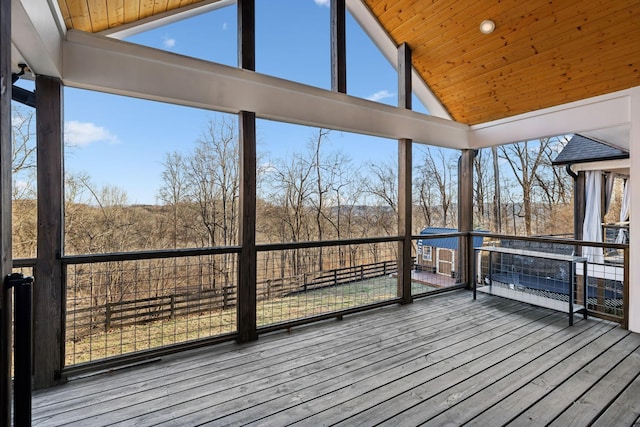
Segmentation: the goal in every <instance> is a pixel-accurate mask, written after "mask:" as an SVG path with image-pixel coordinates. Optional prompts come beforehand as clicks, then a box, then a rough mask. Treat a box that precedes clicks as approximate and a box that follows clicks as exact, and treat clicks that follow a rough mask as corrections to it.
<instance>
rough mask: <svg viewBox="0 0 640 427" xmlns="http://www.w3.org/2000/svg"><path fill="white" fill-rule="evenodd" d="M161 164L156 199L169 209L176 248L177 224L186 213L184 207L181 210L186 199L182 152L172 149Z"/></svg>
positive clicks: (185, 173) (185, 176)
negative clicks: (159, 182) (160, 182)
mask: <svg viewBox="0 0 640 427" xmlns="http://www.w3.org/2000/svg"><path fill="white" fill-rule="evenodd" d="M162 166H163V167H164V169H163V171H162V185H161V187H160V190H159V191H158V199H159V200H160V201H161V202H162V203H164V205H165V206H167V207H169V208H170V209H171V218H172V224H171V228H172V236H171V237H172V244H173V247H174V248H177V247H178V229H180V225H179V224H180V222H181V221H182V220H183V219H184V218H183V217H184V215H185V214H186V212H184V209H182V212H181V206H185V205H186V204H187V201H188V198H187V194H188V191H189V181H188V178H187V165H186V163H185V160H184V158H183V156H182V154H180V153H179V152H177V151H174V152H173V153H167V154H166V155H165V160H164V161H163V163H162Z"/></svg>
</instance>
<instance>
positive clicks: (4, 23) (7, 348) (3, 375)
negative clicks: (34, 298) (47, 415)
mask: <svg viewBox="0 0 640 427" xmlns="http://www.w3.org/2000/svg"><path fill="white" fill-rule="evenodd" d="M0 75H1V77H2V84H1V85H0V207H1V208H2V209H1V211H0V274H1V275H2V277H0V279H2V280H0V425H3V426H10V425H11V306H12V304H11V290H10V289H8V288H7V287H6V286H4V282H3V280H4V278H5V277H7V275H9V274H11V270H12V262H13V260H12V257H13V255H12V253H11V2H10V1H2V2H0Z"/></svg>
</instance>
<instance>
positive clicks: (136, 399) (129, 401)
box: [37, 300, 523, 425]
mask: <svg viewBox="0 0 640 427" xmlns="http://www.w3.org/2000/svg"><path fill="white" fill-rule="evenodd" d="M468 304H469V302H468V300H467V301H466V302H464V303H463V305H462V307H466V306H467V305H468ZM494 306H495V307H501V308H502V309H505V308H508V307H513V308H514V309H518V310H522V309H523V308H522V306H518V305H517V304H504V303H500V302H496V303H495V304H492V305H491V306H490V307H488V311H482V312H479V313H478V316H480V317H479V320H478V321H479V322H484V319H486V318H487V316H492V313H493V311H492V309H491V307H494ZM455 308H456V309H457V310H458V311H462V310H461V308H460V307H455ZM430 316H431V315H427V316H426V319H427V320H426V321H429V320H428V319H429V318H430ZM433 316H435V317H434V319H435V320H433V321H432V322H433V324H434V327H433V329H430V330H428V331H427V332H429V333H430V334H432V335H434V336H439V334H440V333H441V332H440V329H441V327H440V326H439V325H444V326H443V327H442V328H450V327H452V326H455V325H457V324H460V323H462V322H463V320H464V317H462V316H460V315H458V316H457V317H453V320H452V321H450V322H447V321H446V319H448V318H449V317H448V316H449V315H448V314H447V312H446V310H445V311H438V310H434V311H433ZM422 321H425V318H420V317H417V316H414V319H412V320H408V319H402V320H401V321H396V320H395V319H393V322H395V323H394V324H395V325H396V326H395V327H393V326H389V325H385V324H384V323H377V324H376V325H375V327H374V325H372V324H369V323H365V324H364V325H363V326H362V329H361V330H359V331H358V330H355V331H352V332H353V333H352V334H349V335H346V336H344V337H340V336H339V334H337V333H336V334H334V335H332V339H331V340H327V339H326V336H325V337H324V338H323V339H324V341H325V342H324V345H323V346H318V344H317V343H313V342H307V343H304V342H303V343H304V345H303V346H300V347H299V348H297V349H296V351H293V352H292V351H284V350H282V349H285V350H286V349H288V347H287V346H286V343H285V344H284V345H283V346H282V348H281V347H275V348H274V349H272V350H273V354H272V352H270V351H269V349H265V350H264V351H258V352H251V353H248V354H242V355H241V356H238V357H227V359H226V360H225V361H223V362H221V363H218V362H217V361H216V360H215V359H214V358H209V359H208V364H207V365H204V366H203V367H199V368H197V369H191V368H189V369H187V368H185V367H184V366H186V364H183V365H179V366H173V368H177V369H176V370H175V372H167V370H166V369H165V372H164V374H163V375H160V376H158V377H154V379H153V380H150V381H145V382H142V383H138V384H136V385H135V386H132V385H131V384H129V386H128V387H125V386H121V387H120V388H119V390H120V392H118V391H112V392H111V393H109V394H106V395H105V393H103V390H104V389H100V390H93V393H87V390H85V393H83V394H82V395H80V396H77V397H76V399H74V400H72V401H71V402H66V403H67V404H69V406H66V407H65V406H64V405H63V404H58V405H56V407H55V408H54V409H55V410H56V411H57V412H58V413H59V415H58V416H57V417H53V418H52V417H49V416H48V414H47V413H46V412H40V413H39V414H38V417H37V418H42V417H46V422H47V423H51V424H55V422H57V420H59V419H65V420H66V422H69V421H73V420H77V421H79V422H84V421H87V420H88V421H89V422H97V419H98V418H100V416H101V415H102V414H105V413H113V412H116V411H117V412H118V417H115V418H117V419H119V418H120V417H126V412H133V413H137V412H135V411H138V410H141V411H144V410H149V411H153V408H156V407H159V408H162V407H164V406H162V405H161V402H162V401H163V400H167V401H169V402H168V403H167V404H168V405H172V404H173V405H175V404H176V402H179V401H180V400H179V399H180V398H181V397H182V396H183V395H184V396H185V402H190V401H191V400H193V399H194V398H195V397H197V393H203V396H207V395H208V394H211V393H220V398H227V396H228V394H227V393H221V392H222V391H225V388H226V387H228V386H227V385H226V382H225V381H224V380H225V379H227V378H234V382H235V383H236V384H237V385H236V387H235V388H236V389H237V390H239V391H240V393H242V394H244V393H245V391H244V389H245V388H246V386H245V384H246V383H250V382H251V381H252V380H255V378H256V377H257V376H258V375H257V374H256V372H259V373H260V375H261V376H262V377H263V378H268V379H272V378H271V377H272V376H273V375H275V374H277V373H278V372H286V371H288V370H290V369H293V368H296V366H297V365H296V364H298V365H302V366H306V365H314V364H316V360H315V359H321V360H323V359H329V360H330V357H333V356H335V354H337V353H339V354H344V356H345V357H346V358H347V359H349V358H352V357H354V356H356V355H357V352H356V350H357V349H358V348H362V349H364V350H365V351H367V350H366V349H367V346H368V345H369V344H370V343H375V342H378V341H381V340H384V339H387V338H389V339H392V338H393V339H396V340H397V339H402V338H401V337H402V336H404V335H407V334H405V333H403V330H405V329H406V330H407V333H408V334H409V335H407V336H406V337H405V340H407V341H410V340H411V339H412V336H411V334H413V333H414V332H413V329H411V324H416V326H415V327H416V328H417V327H419V324H420V323H421V322H422ZM456 322H457V323H456ZM345 329H348V328H340V329H336V332H337V331H343V330H345ZM380 331H382V332H380ZM387 335H389V336H387ZM354 337H358V339H354ZM392 345H393V346H396V345H397V342H391V343H390V344H389V346H392ZM292 346H295V343H292ZM243 348H244V347H242V346H238V349H240V350H239V352H241V350H242V349H243ZM257 348H258V349H261V348H262V347H257ZM323 351H324V353H323ZM371 351H376V349H374V350H371ZM303 356H304V357H303ZM198 360H201V359H198ZM291 360H294V361H295V362H291ZM191 364H192V363H189V365H191ZM247 366H249V367H247ZM316 366H317V365H316ZM278 369H280V371H278ZM156 370H157V369H156ZM205 373H206V375H204V374H205ZM119 377H121V376H120V375H119ZM286 380H287V379H285V380H284V381H286ZM112 382H113V383H114V384H115V386H116V387H117V384H118V381H117V380H116V381H112ZM267 384H268V385H269V386H272V385H273V382H272V381H267ZM169 388H170V389H171V396H169V393H168V392H167V390H168V389H169ZM140 390H145V393H144V396H142V395H141V396H138V394H137V393H138V391H140ZM203 390H206V391H203ZM96 393H99V394H100V393H101V396H102V398H101V400H100V401H99V402H98V400H97V399H96V397H95V395H96ZM205 401H206V400H205ZM97 403H100V405H97ZM206 403H207V404H208V405H210V404H212V402H210V401H206ZM89 405H90V406H89ZM153 414H154V415H157V414H158V412H157V411H153ZM87 417H92V418H88V419H87ZM45 425H46V424H45Z"/></svg>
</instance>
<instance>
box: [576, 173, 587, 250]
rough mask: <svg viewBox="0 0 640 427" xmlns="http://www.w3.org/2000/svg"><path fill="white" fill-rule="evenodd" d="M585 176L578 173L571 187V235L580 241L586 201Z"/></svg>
mask: <svg viewBox="0 0 640 427" xmlns="http://www.w3.org/2000/svg"><path fill="white" fill-rule="evenodd" d="M585 181H586V176H585V173H584V171H580V172H578V177H577V178H576V179H575V181H574V183H573V185H574V187H573V209H574V213H573V234H574V238H575V239H576V240H582V226H583V224H584V215H585V210H586V208H587V199H586V196H585V192H584V190H585V184H586V182H585Z"/></svg>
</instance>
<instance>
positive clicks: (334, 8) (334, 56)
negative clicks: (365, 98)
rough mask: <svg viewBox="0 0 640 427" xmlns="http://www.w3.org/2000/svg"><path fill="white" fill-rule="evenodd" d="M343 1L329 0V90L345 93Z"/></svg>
mask: <svg viewBox="0 0 640 427" xmlns="http://www.w3.org/2000/svg"><path fill="white" fill-rule="evenodd" d="M346 51H347V42H346V8H345V0H331V90H332V91H334V92H340V93H347V54H346Z"/></svg>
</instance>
